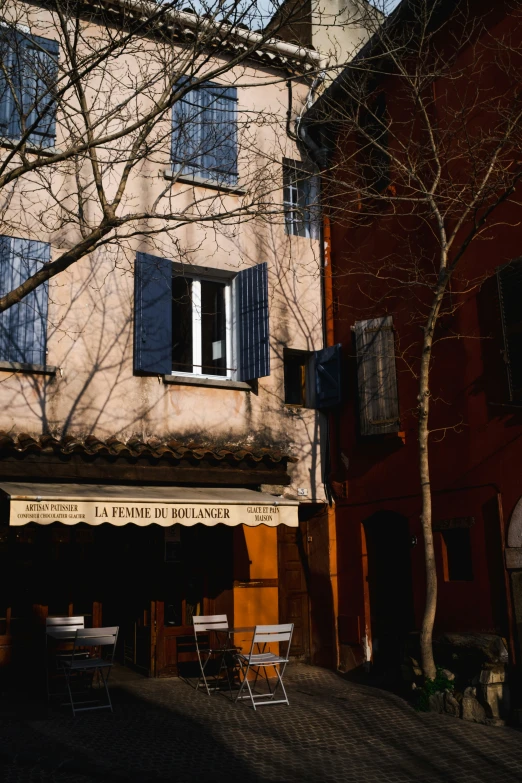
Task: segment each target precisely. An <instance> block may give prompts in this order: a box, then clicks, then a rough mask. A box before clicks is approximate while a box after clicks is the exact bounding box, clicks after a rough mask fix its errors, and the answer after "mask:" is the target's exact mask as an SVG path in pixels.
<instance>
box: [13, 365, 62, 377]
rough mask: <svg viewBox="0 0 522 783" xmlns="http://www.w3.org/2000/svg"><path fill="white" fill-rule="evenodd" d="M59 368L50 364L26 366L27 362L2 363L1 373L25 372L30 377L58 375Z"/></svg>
mask: <svg viewBox="0 0 522 783" xmlns="http://www.w3.org/2000/svg"><path fill="white" fill-rule="evenodd" d="M57 371H58V368H57V367H52V366H51V365H48V364H26V363H25V362H0V372H24V373H27V374H28V375H30V374H33V375H56V373H57Z"/></svg>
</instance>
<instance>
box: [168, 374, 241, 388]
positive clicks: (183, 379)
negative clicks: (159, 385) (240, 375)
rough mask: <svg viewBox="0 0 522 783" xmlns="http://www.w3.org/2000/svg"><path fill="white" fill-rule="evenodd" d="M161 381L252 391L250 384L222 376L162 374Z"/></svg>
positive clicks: (182, 384) (177, 384) (180, 384)
mask: <svg viewBox="0 0 522 783" xmlns="http://www.w3.org/2000/svg"><path fill="white" fill-rule="evenodd" d="M163 383H174V384H176V386H208V387H210V388H214V389H235V390H236V391H252V386H251V384H250V383H247V382H246V381H230V380H226V379H225V378H223V380H221V379H220V378H198V377H197V376H196V375H194V376H190V375H164V376H163Z"/></svg>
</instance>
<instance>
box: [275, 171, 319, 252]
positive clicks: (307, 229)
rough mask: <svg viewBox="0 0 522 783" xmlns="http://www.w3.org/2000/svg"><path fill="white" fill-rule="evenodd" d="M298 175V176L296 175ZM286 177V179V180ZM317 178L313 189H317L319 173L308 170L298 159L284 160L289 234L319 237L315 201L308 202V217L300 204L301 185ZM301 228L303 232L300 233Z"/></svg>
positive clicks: (286, 219) (284, 199) (287, 232)
mask: <svg viewBox="0 0 522 783" xmlns="http://www.w3.org/2000/svg"><path fill="white" fill-rule="evenodd" d="M296 175H297V176H296ZM285 179H286V181H285ZM307 180H309V181H313V180H316V182H315V184H314V185H313V186H312V190H313V189H314V188H315V190H317V175H316V174H313V173H312V172H309V171H308V170H307V167H306V164H305V165H303V163H302V162H301V161H298V160H289V159H286V158H285V159H284V160H283V207H284V215H285V233H286V234H287V236H294V237H301V238H302V239H318V238H319V237H318V227H317V226H316V225H315V221H316V220H317V217H314V214H313V212H314V205H313V203H308V202H307V203H306V210H307V213H308V215H307V217H305V215H303V214H300V213H301V211H302V210H301V207H300V205H299V193H300V187H301V188H302V187H304V186H305V181H307ZM300 228H302V229H303V233H300Z"/></svg>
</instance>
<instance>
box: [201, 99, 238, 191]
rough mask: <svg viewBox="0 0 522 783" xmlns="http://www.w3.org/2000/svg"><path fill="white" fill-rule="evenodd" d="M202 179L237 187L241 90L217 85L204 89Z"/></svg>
mask: <svg viewBox="0 0 522 783" xmlns="http://www.w3.org/2000/svg"><path fill="white" fill-rule="evenodd" d="M203 90H204V105H205V111H204V120H203V155H202V158H201V169H202V176H204V177H206V178H208V179H213V180H217V181H220V182H223V183H225V184H227V185H235V184H236V183H237V116H236V102H237V90H236V88H235V87H221V86H219V85H217V84H210V85H206V86H205V87H204V88H203Z"/></svg>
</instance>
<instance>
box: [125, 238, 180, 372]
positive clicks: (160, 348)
mask: <svg viewBox="0 0 522 783" xmlns="http://www.w3.org/2000/svg"><path fill="white" fill-rule="evenodd" d="M134 370H135V372H140V373H153V374H158V375H165V374H167V373H170V372H172V262H171V261H169V259H167V258H157V257H156V256H151V255H148V254H147V253H138V254H137V255H136V267H135V271H134Z"/></svg>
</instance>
